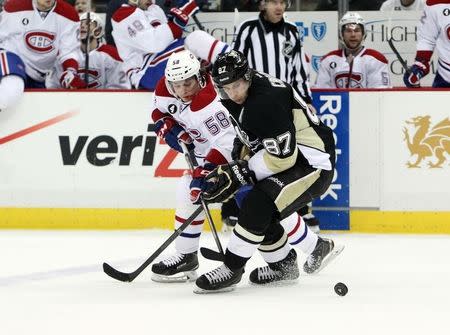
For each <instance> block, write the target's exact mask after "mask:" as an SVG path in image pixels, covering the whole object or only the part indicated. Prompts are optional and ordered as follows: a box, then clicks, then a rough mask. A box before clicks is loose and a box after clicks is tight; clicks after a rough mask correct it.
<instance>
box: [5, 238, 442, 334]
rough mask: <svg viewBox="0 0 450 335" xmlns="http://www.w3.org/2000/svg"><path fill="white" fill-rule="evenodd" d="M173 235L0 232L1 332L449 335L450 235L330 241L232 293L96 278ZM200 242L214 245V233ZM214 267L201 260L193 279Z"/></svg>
mask: <svg viewBox="0 0 450 335" xmlns="http://www.w3.org/2000/svg"><path fill="white" fill-rule="evenodd" d="M169 235H170V232H169V231H161V230H145V231H114V232H110V231H108V232H105V231H61V232H60V231H1V232H0V262H1V263H0V264H1V273H0V334H2V335H16V334H17V335H19V334H20V335H25V334H26V335H29V334H33V335H35V334H45V335H56V334H58V335H72V334H76V335H81V334H87V335H91V334H101V335H103V334H105V335H106V334H107V335H114V334H121V335H123V334H126V335H134V334H157V335H160V334H208V335H209V334H212V335H216V334H232V335H236V334H255V335H260V334H271V335H272V334H273V335H275V334H277V335H278V334H283V333H285V334H301V335H308V334H311V335H312V334H314V335H317V334H327V335H329V334H346V335H352V334H355V335H356V334H358V335H361V334H377V335H380V334H395V335H399V334H408V335H410V334H433V333H439V334H450V321H449V319H450V317H449V316H450V289H449V283H450V265H449V264H450V261H449V255H450V236H429V235H426V236H418V235H406V236H403V235H361V234H338V235H332V237H333V238H335V240H336V241H339V242H340V243H343V244H345V246H346V248H345V250H344V251H343V253H342V254H341V255H340V256H339V257H338V258H337V259H336V260H335V261H334V262H333V263H331V264H330V265H329V266H328V267H327V268H325V269H324V270H323V271H322V272H321V273H320V274H318V275H316V276H308V275H306V274H302V275H301V277H300V279H299V280H298V283H297V284H294V285H290V286H281V287H255V286H252V285H249V284H248V274H249V273H250V271H251V270H252V269H253V268H255V267H256V266H258V265H262V264H263V261H262V259H261V258H260V257H259V255H257V256H256V257H254V258H253V259H251V260H250V262H249V264H248V265H247V272H246V274H245V275H244V278H243V280H242V282H241V283H240V284H239V286H238V288H237V289H236V290H235V291H234V292H231V293H223V294H216V295H196V294H194V293H192V288H193V286H192V285H193V284H189V283H185V284H178V283H176V284H173V283H172V284H161V283H155V282H152V281H151V280H150V275H151V274H150V267H149V268H148V269H147V270H145V271H144V272H143V273H142V274H141V275H140V276H139V277H138V278H136V280H135V281H134V282H132V283H122V282H117V281H115V280H113V279H111V278H109V277H108V276H106V275H105V274H104V273H103V271H102V269H101V264H102V263H103V262H104V261H107V262H108V263H109V264H111V265H112V266H114V267H116V268H118V269H119V270H122V271H125V270H126V271H132V270H135V269H136V268H137V267H138V266H139V265H140V264H141V263H142V262H143V261H144V260H145V259H146V258H147V257H148V256H149V255H150V254H151V253H153V251H155V250H156V248H157V247H159V245H160V244H161V243H162V242H163V241H164V240H165V239H166V238H167V237H168V236H169ZM221 239H222V243H223V244H224V245H226V241H227V235H221ZM201 244H202V245H204V246H208V247H211V248H215V247H214V240H213V238H212V236H211V235H210V234H209V233H206V234H204V236H203V237H202V241H201ZM169 249H170V251H172V248H169ZM298 254H299V255H300V254H301V253H300V251H298ZM303 261H304V256H303V255H301V257H300V259H299V265H300V266H301V265H302V264H303ZM216 265H218V263H215V262H212V261H206V260H204V259H201V265H200V272H201V273H203V272H205V271H208V270H210V269H212V268H213V267H215V266H216ZM337 282H344V283H346V284H347V286H348V287H349V293H348V295H347V296H345V297H339V296H337V295H336V294H335V293H334V290H333V286H334V285H335V283H337Z"/></svg>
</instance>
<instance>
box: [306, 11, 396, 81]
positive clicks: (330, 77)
mask: <svg viewBox="0 0 450 335" xmlns="http://www.w3.org/2000/svg"><path fill="white" fill-rule="evenodd" d="M364 25H365V23H364V19H363V18H362V17H361V16H360V15H359V14H358V13H355V12H348V13H346V14H345V15H344V16H343V17H342V19H341V20H340V21H339V36H340V41H341V43H342V44H343V45H344V48H343V49H342V50H334V51H332V52H330V53H328V54H327V55H325V56H324V57H323V58H322V60H321V61H320V66H319V71H318V73H317V78H316V84H315V87H317V88H389V87H391V80H390V77H389V69H388V61H387V59H386V57H384V55H383V54H381V53H380V52H378V51H376V50H373V49H368V48H366V47H365V46H364V45H363V41H364V38H365V36H366V30H365V26H364Z"/></svg>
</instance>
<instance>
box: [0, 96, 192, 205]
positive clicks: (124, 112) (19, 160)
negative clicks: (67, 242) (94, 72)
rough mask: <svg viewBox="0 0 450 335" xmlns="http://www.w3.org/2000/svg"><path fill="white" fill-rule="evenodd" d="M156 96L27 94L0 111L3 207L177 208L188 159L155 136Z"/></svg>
mask: <svg viewBox="0 0 450 335" xmlns="http://www.w3.org/2000/svg"><path fill="white" fill-rule="evenodd" d="M151 101H152V93H139V92H133V93H126V92H125V93H106V92H89V93H88V92H86V93H75V92H48V93H41V92H39V93H38V92H35V93H33V92H30V93H26V94H25V96H24V98H23V100H22V101H21V102H20V104H19V105H18V106H17V108H14V109H11V110H7V111H4V112H2V113H1V114H0V124H1V127H0V171H2V173H1V174H0V206H1V207H68V208H72V207H75V208H174V207H175V195H174V192H175V187H176V180H177V178H176V177H179V176H181V175H182V173H183V171H184V168H185V166H186V165H185V162H184V160H183V158H182V156H181V155H178V156H177V154H176V153H175V152H174V151H172V150H169V147H168V146H167V145H165V144H162V143H160V142H159V140H158V139H157V137H156V136H155V134H154V132H153V131H152V129H153V124H152V122H151V121H150V120H151V118H150V112H151Z"/></svg>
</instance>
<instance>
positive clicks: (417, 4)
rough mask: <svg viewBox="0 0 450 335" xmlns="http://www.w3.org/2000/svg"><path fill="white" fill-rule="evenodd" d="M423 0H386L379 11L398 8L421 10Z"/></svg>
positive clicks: (396, 9)
mask: <svg viewBox="0 0 450 335" xmlns="http://www.w3.org/2000/svg"><path fill="white" fill-rule="evenodd" d="M424 4H425V0H386V1H385V2H383V4H382V5H381V7H380V11H382V12H387V11H394V10H395V11H398V10H417V11H421V10H423V6H424Z"/></svg>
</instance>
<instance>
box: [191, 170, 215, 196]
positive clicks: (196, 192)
mask: <svg viewBox="0 0 450 335" xmlns="http://www.w3.org/2000/svg"><path fill="white" fill-rule="evenodd" d="M215 167H216V165H214V164H211V163H206V164H205V165H204V166H203V167H202V166H198V167H196V168H195V170H194V171H193V172H192V181H191V185H190V186H189V187H190V189H191V190H190V196H191V202H192V203H193V204H199V203H200V195H201V193H202V191H203V189H204V188H205V185H206V182H205V177H206V176H207V175H208V174H209V173H210V172H211V171H212V170H214V168H215Z"/></svg>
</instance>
